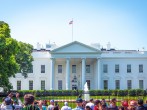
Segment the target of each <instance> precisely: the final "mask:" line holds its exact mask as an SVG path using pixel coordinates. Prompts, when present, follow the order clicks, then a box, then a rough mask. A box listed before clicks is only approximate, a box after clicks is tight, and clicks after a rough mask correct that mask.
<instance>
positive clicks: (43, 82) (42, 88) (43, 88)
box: [41, 80, 45, 90]
mask: <svg viewBox="0 0 147 110" xmlns="http://www.w3.org/2000/svg"><path fill="white" fill-rule="evenodd" d="M41 90H45V80H41Z"/></svg>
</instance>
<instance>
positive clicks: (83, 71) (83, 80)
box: [82, 58, 86, 90]
mask: <svg viewBox="0 0 147 110" xmlns="http://www.w3.org/2000/svg"><path fill="white" fill-rule="evenodd" d="M85 60H86V59H85V58H82V90H84V84H85Z"/></svg>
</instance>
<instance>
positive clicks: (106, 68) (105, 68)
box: [103, 64, 108, 73]
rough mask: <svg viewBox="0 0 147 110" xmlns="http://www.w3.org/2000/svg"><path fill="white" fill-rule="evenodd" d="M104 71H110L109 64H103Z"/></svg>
mask: <svg viewBox="0 0 147 110" xmlns="http://www.w3.org/2000/svg"><path fill="white" fill-rule="evenodd" d="M103 73H108V64H103Z"/></svg>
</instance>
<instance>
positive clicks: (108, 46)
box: [107, 42, 111, 50]
mask: <svg viewBox="0 0 147 110" xmlns="http://www.w3.org/2000/svg"><path fill="white" fill-rule="evenodd" d="M110 49H111V44H110V42H108V44H107V50H110Z"/></svg>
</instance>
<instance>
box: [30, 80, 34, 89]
mask: <svg viewBox="0 0 147 110" xmlns="http://www.w3.org/2000/svg"><path fill="white" fill-rule="evenodd" d="M29 90H33V81H32V80H31V81H29Z"/></svg>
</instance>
